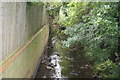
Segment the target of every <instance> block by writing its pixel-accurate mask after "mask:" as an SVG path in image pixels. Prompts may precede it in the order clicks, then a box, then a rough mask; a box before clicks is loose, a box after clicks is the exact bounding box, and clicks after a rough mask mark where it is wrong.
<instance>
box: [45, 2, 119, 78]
mask: <svg viewBox="0 0 120 80" xmlns="http://www.w3.org/2000/svg"><path fill="white" fill-rule="evenodd" d="M118 4H119V3H116V2H112V3H110V2H104V3H102V2H83V3H78V2H70V3H60V4H59V5H55V4H53V5H52V6H53V7H52V10H50V8H47V9H48V11H49V13H50V15H52V16H54V17H56V16H57V19H58V22H57V23H59V24H60V26H65V27H67V29H66V30H65V31H62V33H60V34H61V35H63V34H64V35H66V36H67V38H66V39H65V40H63V41H62V44H63V47H64V48H65V47H76V46H75V45H78V46H83V48H84V51H85V52H86V54H85V56H87V57H88V58H89V60H90V62H91V63H92V64H93V66H94V71H95V73H96V74H97V75H99V76H101V77H107V78H117V77H119V78H120V76H119V75H118V73H119V72H120V67H119V66H120V58H119V55H118V53H119V52H118V37H120V34H118V33H119V30H118V19H119V18H118V17H119V15H118V13H119V12H118ZM58 12H59V15H58ZM54 13H57V14H54Z"/></svg>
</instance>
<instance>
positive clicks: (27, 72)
mask: <svg viewBox="0 0 120 80" xmlns="http://www.w3.org/2000/svg"><path fill="white" fill-rule="evenodd" d="M1 14H2V15H1ZM0 23H1V24H0V56H1V57H0V58H2V59H1V60H0V71H1V69H2V71H1V72H2V77H3V78H30V77H31V76H32V75H33V73H34V71H35V68H36V66H37V63H38V60H39V58H40V56H41V55H42V53H43V50H44V47H45V45H46V44H47V39H48V35H49V28H48V26H45V25H47V24H48V21H47V15H46V12H45V9H44V7H43V5H39V6H38V5H31V6H30V5H27V3H25V2H24V3H23V2H17V3H15V2H9V3H2V4H0ZM39 30H41V31H40V33H39V34H38V36H37V37H36V38H35V39H34V40H33V41H32V42H31V43H30V44H29V45H28V46H27V47H26V48H25V50H23V51H22V52H21V53H20V54H19V55H17V57H16V58H14V60H13V61H11V62H9V61H10V59H11V58H12V57H13V56H15V55H16V53H17V51H18V50H20V49H21V48H22V47H23V46H24V45H25V44H26V43H27V42H28V41H29V40H31V39H32V36H34V35H35V34H36V33H37V32H38V31H39ZM7 62H8V63H9V64H8V63H7ZM6 64H7V67H6ZM4 68H5V69H4ZM3 69H4V70H3Z"/></svg>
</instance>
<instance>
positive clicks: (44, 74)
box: [36, 36, 93, 78]
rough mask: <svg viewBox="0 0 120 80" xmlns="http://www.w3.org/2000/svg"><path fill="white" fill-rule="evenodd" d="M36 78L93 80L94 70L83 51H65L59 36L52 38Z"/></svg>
mask: <svg viewBox="0 0 120 80" xmlns="http://www.w3.org/2000/svg"><path fill="white" fill-rule="evenodd" d="M47 48H48V51H47V54H46V55H45V56H44V57H43V59H42V60H41V63H40V66H39V69H38V72H37V75H36V78H91V77H92V75H93V73H92V68H91V66H90V64H89V61H87V60H86V58H85V57H84V56H83V55H82V54H83V52H82V51H80V50H79V51H77V50H75V49H66V50H65V49H63V48H62V47H61V45H60V43H59V40H58V39H57V36H53V37H51V38H50V40H49V43H48V47H47Z"/></svg>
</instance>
